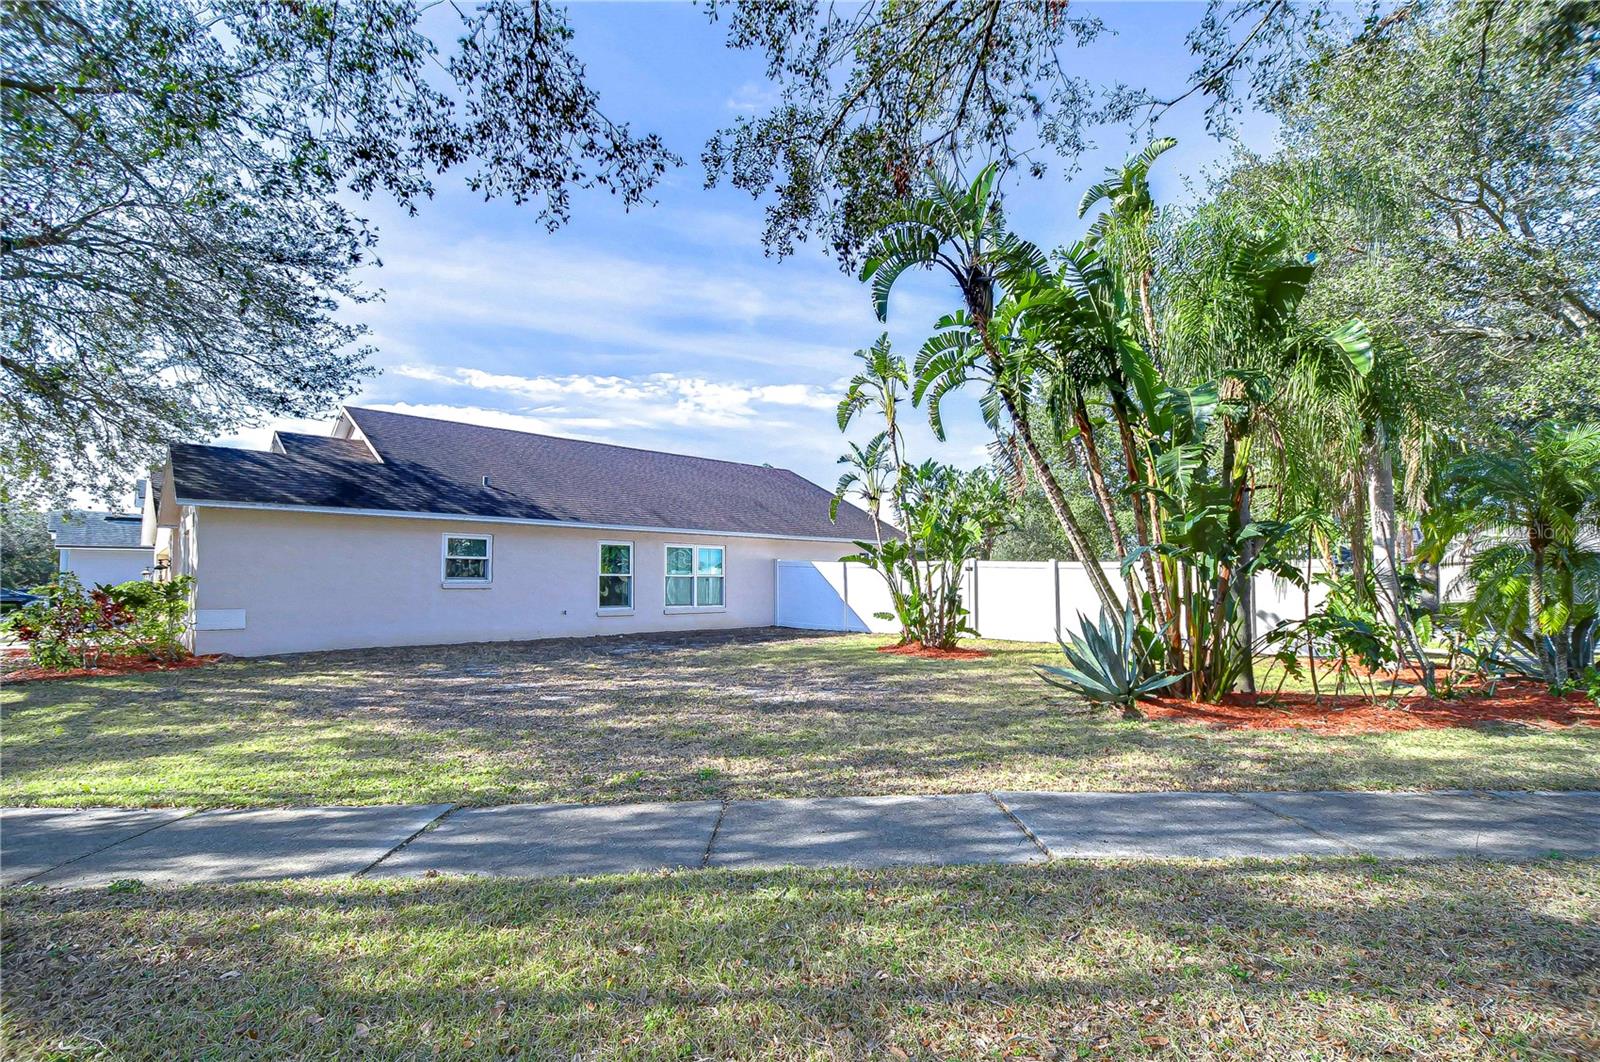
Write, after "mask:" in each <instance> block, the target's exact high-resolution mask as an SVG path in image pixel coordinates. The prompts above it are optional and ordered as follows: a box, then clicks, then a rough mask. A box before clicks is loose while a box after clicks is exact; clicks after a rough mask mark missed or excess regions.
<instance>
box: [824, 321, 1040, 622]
mask: <svg viewBox="0 0 1600 1062" xmlns="http://www.w3.org/2000/svg"><path fill="white" fill-rule="evenodd" d="M856 353H857V356H858V357H860V358H861V359H862V362H863V370H862V372H860V373H858V374H857V375H856V376H855V378H854V379H852V380H851V382H850V386H849V388H848V389H847V390H846V393H845V397H844V399H843V400H842V401H841V402H840V404H839V428H840V430H841V431H844V430H848V428H849V426H850V424H851V422H852V421H853V420H854V419H855V417H856V416H857V415H858V414H859V413H861V412H863V411H865V410H868V409H874V410H876V411H877V412H878V414H879V415H880V416H881V417H882V418H883V422H884V430H883V431H881V432H879V433H878V434H877V435H876V436H874V437H873V438H872V439H871V440H870V441H869V442H867V444H866V445H864V446H863V445H860V444H857V443H851V444H850V453H848V454H846V455H844V456H843V457H841V458H840V459H839V462H840V464H844V465H848V466H849V470H848V471H846V472H845V473H844V474H843V475H842V476H840V478H839V484H838V487H837V488H836V489H835V492H834V498H833V506H832V509H831V515H833V516H837V515H838V511H839V503H840V502H841V501H842V500H843V499H844V498H846V497H854V498H856V499H857V500H859V501H860V502H861V503H862V504H863V506H864V507H865V508H866V511H867V515H868V516H869V517H870V518H871V520H872V527H873V541H871V542H865V541H860V542H857V543H856V547H857V549H858V550H859V551H860V552H858V553H856V554H854V555H853V556H850V557H847V558H845V559H846V560H848V561H856V562H859V563H862V564H866V565H867V566H869V567H871V568H872V569H873V570H875V571H877V572H878V573H880V574H881V575H882V576H883V578H884V582H885V583H886V584H887V585H888V587H889V597H890V600H891V602H892V608H893V611H892V612H885V613H879V614H878V615H879V618H881V619H889V620H894V621H896V622H898V623H899V624H900V640H901V643H902V644H906V643H909V642H920V643H921V644H923V645H925V646H929V647H930V648H939V649H948V648H950V647H952V646H953V645H955V643H956V640H957V639H958V638H960V637H961V635H962V634H968V633H976V632H974V631H973V630H972V628H971V627H970V626H969V625H968V624H967V622H966V617H967V615H968V610H967V608H966V606H965V605H964V604H963V602H962V598H961V575H962V572H963V570H964V569H965V567H966V565H967V563H968V562H969V561H972V560H976V559H977V558H978V557H979V556H981V555H982V554H983V552H984V551H985V550H986V549H987V548H988V545H989V543H990V541H991V540H992V539H993V538H994V535H995V534H996V533H997V532H998V531H999V530H1000V529H1001V528H1002V527H1004V526H1005V524H1006V522H1007V520H1008V519H1009V514H1010V509H1011V505H1010V499H1009V497H1008V495H1007V493H1006V490H1005V487H1004V485H1003V484H1002V483H1001V482H1000V480H999V479H998V478H996V477H995V476H994V475H992V474H990V473H989V472H987V471H985V470H982V469H979V470H976V471H972V472H963V471H961V470H960V469H957V468H954V467H952V466H950V465H944V464H939V463H938V462H935V461H924V462H922V463H921V464H912V463H910V462H909V461H908V459H907V458H906V456H905V440H904V437H903V436H902V434H901V431H900V424H899V420H898V417H897V410H898V408H899V404H900V402H901V401H902V400H904V398H905V390H906V384H907V374H906V365H905V361H904V360H903V359H902V358H900V357H898V356H897V355H895V354H894V353H893V352H892V351H891V350H890V348H889V340H888V337H887V336H883V337H880V338H879V340H878V342H877V343H876V344H874V345H873V346H872V347H871V348H870V349H868V350H861V351H857V352H856ZM885 502H887V504H888V508H889V511H890V514H891V515H892V518H893V519H894V521H895V524H897V525H898V526H895V525H886V524H885V523H884V521H883V519H882V516H883V508H884V504H885Z"/></svg>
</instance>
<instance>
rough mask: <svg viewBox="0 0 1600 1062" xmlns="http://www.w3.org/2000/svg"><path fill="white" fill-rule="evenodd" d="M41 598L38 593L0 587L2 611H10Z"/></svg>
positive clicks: (0, 608)
mask: <svg viewBox="0 0 1600 1062" xmlns="http://www.w3.org/2000/svg"><path fill="white" fill-rule="evenodd" d="M38 600H39V595H38V594H30V593H28V592H26V591H24V590H7V589H5V588H4V587H0V612H10V611H11V610H12V609H14V608H21V607H22V606H23V605H31V604H33V603H34V602H35V601H38Z"/></svg>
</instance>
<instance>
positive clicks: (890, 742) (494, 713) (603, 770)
mask: <svg viewBox="0 0 1600 1062" xmlns="http://www.w3.org/2000/svg"><path fill="white" fill-rule="evenodd" d="M880 642H881V639H872V638H865V637H848V636H847V637H837V636H831V637H815V636H811V635H796V634H794V633H793V632H777V631H762V632H727V633H722V634H717V635H711V636H707V635H695V636H683V635H659V636H658V635H649V636H628V637H618V638H604V639H589V640H567V641H552V642H523V643H485V644H478V645H463V646H425V647H416V648H404V649H390V650H367V651H359V652H354V651H352V652H337V653H318V654H303V655H299V656H293V657H281V658H274V659H266V660H253V661H238V662H232V663H226V664H222V665H218V666H216V667H212V668H204V669H198V670H194V671H187V672H165V673H151V674H148V675H141V676H124V677H118V678H106V679H95V680H72V681H64V682H51V683H36V684H30V685H29V686H27V687H19V688H13V689H10V690H7V691H5V693H4V695H0V729H3V738H0V773H3V774H4V780H3V782H0V792H3V793H4V795H5V796H4V798H5V799H6V800H8V801H11V802H29V803H51V802H76V803H93V802H98V803H139V804H154V803H166V804H196V805H202V806H215V805H226V804H239V803H244V804H274V803H276V804H283V803H313V802H319V803H339V802H354V803H370V802H381V801H433V800H453V801H461V802H469V803H494V802H505V801H511V800H549V801H583V802H617V801H628V800H645V799H698V798H704V797H719V796H721V797H734V798H753V797H762V796H824V795H845V794H873V793H894V792H972V791H978V790H984V789H1174V788H1176V789H1248V788H1264V789H1344V788H1349V789H1362V788H1380V789H1381V788H1441V787H1451V788H1455V787H1460V788H1474V787H1485V788H1552V789H1564V788H1595V787H1600V728H1575V729H1574V730H1570V731H1538V732H1528V731H1521V730H1519V731H1508V732H1490V731H1476V730H1465V729H1460V730H1438V731H1415V732H1411V733H1408V734H1357V735H1338V736H1331V735H1330V736H1322V735H1314V734H1304V733H1298V732H1290V731H1222V730H1217V729H1214V728H1209V727H1204V726H1198V725H1191V724H1184V723H1169V722H1135V723H1126V722H1123V721H1121V720H1119V719H1117V718H1116V717H1115V715H1114V713H1109V712H1090V713H1085V712H1082V711H1081V710H1080V709H1081V705H1078V704H1074V703H1064V702H1062V701H1061V700H1060V699H1058V698H1057V697H1056V696H1055V695H1054V694H1053V692H1052V691H1051V690H1050V689H1049V688H1048V687H1046V686H1044V685H1043V684H1042V683H1040V682H1039V681H1038V680H1037V679H1036V678H1035V677H1034V675H1033V673H1032V671H1031V668H1030V666H1029V665H1031V664H1033V663H1037V662H1043V661H1047V660H1050V659H1052V658H1053V656H1054V655H1055V651H1054V649H1053V648H1051V647H1040V646H1026V645H1017V644H1014V643H989V645H988V647H989V648H990V649H991V650H992V653H993V655H991V656H990V657H987V658H984V659H980V660H958V661H940V660H917V659H908V658H905V657H899V656H889V655H885V654H880V653H877V652H874V651H873V648H874V647H875V646H876V645H877V644H880ZM1580 730H1581V731H1583V732H1579V731H1580Z"/></svg>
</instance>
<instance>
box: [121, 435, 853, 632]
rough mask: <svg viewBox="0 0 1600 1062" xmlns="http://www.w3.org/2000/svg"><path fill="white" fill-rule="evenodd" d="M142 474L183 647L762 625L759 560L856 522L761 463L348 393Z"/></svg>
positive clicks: (830, 540) (837, 540)
mask: <svg viewBox="0 0 1600 1062" xmlns="http://www.w3.org/2000/svg"><path fill="white" fill-rule="evenodd" d="M157 481H158V483H159V492H158V494H157V497H156V501H155V504H154V505H153V506H152V510H153V523H154V524H155V525H156V526H157V528H158V529H160V531H161V539H160V540H161V541H162V542H164V543H167V550H168V553H169V554H170V558H171V570H172V572H173V573H174V574H186V575H192V576H194V578H195V591H194V631H195V633H194V648H195V651H196V652H201V653H216V652H226V653H232V654H234V655H237V656H254V655H263V654H270V653H287V652H301V651H307V650H322V649H345V648H365V647H372V646H394V645H430V644H441V643H447V642H474V641H492V640H517V639H532V638H555V637H569V636H589V635H601V634H626V633H641V632H652V631H676V630H684V629H697V628H701V629H703V628H732V627H751V626H768V625H771V624H772V623H773V619H774V592H775V581H776V564H775V562H776V561H777V560H779V559H783V560H830V561H831V560H838V559H839V558H840V557H842V556H845V555H847V554H850V553H853V552H855V550H854V548H853V547H852V545H851V543H852V542H853V541H854V540H857V539H862V538H870V537H871V536H872V526H871V523H870V518H869V517H868V515H867V514H866V513H865V512H863V511H862V510H861V509H859V508H856V507H854V506H850V505H841V506H840V507H839V514H838V519H837V520H836V521H830V520H829V517H828V505H829V501H830V498H831V495H830V494H829V492H828V491H827V490H825V489H823V488H822V487H819V486H817V485H816V484H814V483H811V482H808V481H807V480H805V479H803V478H801V477H800V476H798V475H796V474H795V473H793V472H790V471H787V470H785V469H781V468H772V467H770V466H765V465H750V464H739V463H737V462H733V461H716V460H710V459H707V458H701V457H688V456H683V455H679V454H669V453H659V452H655V451H651V450H640V449H634V448H632V447H626V446H613V445H608V444H604V443H596V442H584V441H581V440H576V439H566V438H558V437H554V436H548V435H536V434H532V433H528V432H521V431H512V430H508V429H504V428H490V427H482V426H478V425H472V424H463V423H456V422H453V421H444V420H435V419H431V418H427V417H415V416H407V415H403V414H398V413H390V412H384V411H380V410H375V409H361V408H354V407H346V408H345V409H344V410H343V411H342V413H341V415H340V416H339V419H338V421H337V422H336V423H335V425H334V427H333V431H332V433H331V434H330V435H327V436H318V435H305V434H299V433H291V432H278V433H277V434H276V435H275V436H274V437H273V440H272V444H271V448H270V450H267V451H258V450H244V449H237V448H232V447H225V446H197V445H190V444H180V443H175V444H173V445H172V446H171V447H170V458H169V461H168V464H167V466H166V467H165V468H164V469H162V470H161V472H160V474H159V476H158V477H157Z"/></svg>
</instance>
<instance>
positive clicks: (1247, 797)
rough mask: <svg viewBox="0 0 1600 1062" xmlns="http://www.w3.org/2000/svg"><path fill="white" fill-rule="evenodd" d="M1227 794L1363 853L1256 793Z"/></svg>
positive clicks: (1336, 835)
mask: <svg viewBox="0 0 1600 1062" xmlns="http://www.w3.org/2000/svg"><path fill="white" fill-rule="evenodd" d="M1227 795H1228V796H1231V797H1233V798H1234V799H1235V800H1242V801H1244V802H1245V803H1246V804H1249V805H1250V806H1251V807H1253V808H1260V809H1261V810H1262V811H1265V812H1266V813H1267V814H1268V815H1273V816H1276V817H1277V818H1280V819H1282V820H1283V821H1284V822H1287V823H1290V824H1291V825H1294V826H1298V827H1299V828H1300V829H1302V830H1304V831H1306V832H1307V833H1309V834H1314V835H1315V836H1317V837H1321V838H1322V839H1323V840H1325V841H1332V842H1333V843H1334V844H1336V845H1338V846H1339V847H1340V848H1343V849H1344V850H1345V851H1347V852H1349V853H1350V854H1351V855H1360V854H1361V849H1359V848H1357V847H1356V846H1355V845H1353V844H1351V843H1350V842H1349V841H1347V840H1345V839H1344V838H1343V837H1340V836H1339V835H1338V834H1336V833H1329V832H1328V831H1327V830H1319V829H1318V828H1317V827H1315V826H1313V825H1311V824H1310V823H1309V822H1303V821H1301V820H1300V819H1297V818H1295V817H1294V816H1293V815H1290V814H1288V813H1287V812H1283V811H1279V810H1278V809H1277V808H1275V807H1273V806H1272V805H1271V804H1268V803H1267V802H1266V801H1264V800H1257V799H1256V797H1255V794H1254V793H1250V792H1246V791H1245V790H1242V789H1241V790H1235V791H1234V792H1230V793H1228V794H1227Z"/></svg>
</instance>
